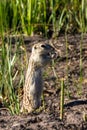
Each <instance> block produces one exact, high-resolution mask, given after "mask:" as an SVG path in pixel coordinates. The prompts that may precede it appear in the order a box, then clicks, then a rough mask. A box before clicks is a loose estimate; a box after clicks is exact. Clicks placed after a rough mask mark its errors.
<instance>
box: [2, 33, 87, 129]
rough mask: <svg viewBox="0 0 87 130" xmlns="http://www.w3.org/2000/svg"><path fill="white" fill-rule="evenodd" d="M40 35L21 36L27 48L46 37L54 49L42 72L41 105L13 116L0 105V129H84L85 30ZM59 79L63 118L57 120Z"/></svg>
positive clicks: (86, 94) (86, 118) (86, 90)
mask: <svg viewBox="0 0 87 130" xmlns="http://www.w3.org/2000/svg"><path fill="white" fill-rule="evenodd" d="M43 39H44V38H38V37H37V36H34V37H31V38H28V37H27V38H24V42H25V46H26V48H27V52H30V50H31V49H30V48H31V46H32V44H35V43H37V42H38V41H44V42H48V41H49V42H50V43H52V44H53V45H54V47H55V49H56V51H57V59H56V60H55V62H54V65H53V66H51V65H49V66H47V68H46V69H45V72H44V93H43V95H44V96H43V97H44V98H43V101H42V106H43V109H42V110H38V111H36V112H33V113H31V114H26V115H23V114H19V115H13V116H12V115H11V114H10V113H9V111H8V110H7V109H6V108H1V109H0V130H87V34H84V35H83V36H81V35H80V34H78V35H67V36H60V37H58V38H56V39H49V40H43ZM13 44H14V41H13ZM81 61H82V63H81ZM80 63H81V64H80ZM61 79H64V87H65V98H64V117H63V120H60V86H61V83H60V81H61Z"/></svg>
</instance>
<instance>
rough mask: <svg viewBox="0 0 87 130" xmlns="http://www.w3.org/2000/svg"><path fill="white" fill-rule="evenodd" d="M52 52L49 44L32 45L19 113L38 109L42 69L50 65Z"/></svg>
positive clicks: (41, 86)
mask: <svg viewBox="0 0 87 130" xmlns="http://www.w3.org/2000/svg"><path fill="white" fill-rule="evenodd" d="M54 52H55V49H54V48H53V47H52V46H51V45H49V44H43V43H38V44H35V45H33V47H32V52H31V56H30V59H29V65H28V69H27V73H26V78H25V85H24V94H23V102H22V108H21V112H24V111H27V112H28V113H30V112H32V111H33V110H35V109H37V108H39V107H40V105H41V94H42V91H43V79H42V69H43V68H44V67H45V66H46V65H47V64H48V63H50V61H51V59H52V54H54Z"/></svg>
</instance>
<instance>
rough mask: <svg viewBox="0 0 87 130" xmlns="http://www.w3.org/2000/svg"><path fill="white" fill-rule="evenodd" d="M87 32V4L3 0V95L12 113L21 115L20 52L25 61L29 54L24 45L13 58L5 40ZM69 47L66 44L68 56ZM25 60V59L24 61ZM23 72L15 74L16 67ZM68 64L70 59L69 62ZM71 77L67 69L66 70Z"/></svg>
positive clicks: (0, 40)
mask: <svg viewBox="0 0 87 130" xmlns="http://www.w3.org/2000/svg"><path fill="white" fill-rule="evenodd" d="M70 32H71V33H73V32H78V33H79V32H82V33H84V32H87V0H66V1H64V0H1V1H0V95H1V96H2V95H3V100H4V103H5V105H7V107H8V106H9V109H10V110H11V112H12V113H13V114H14V113H19V96H20V95H19V91H21V89H20V87H21V86H22V85H23V82H24V76H23V65H22V62H17V61H19V59H21V58H20V55H19V52H20V51H22V53H23V54H24V58H25V57H26V50H25V49H24V48H22V49H20V48H21V44H23V42H22V43H21V42H19V43H17V44H16V45H15V52H14V54H13V55H12V51H13V50H12V44H11V41H10V40H9V38H8V41H7V42H6V43H5V42H4V38H5V36H7V37H9V35H13V34H15V35H17V34H28V35H33V34H34V33H38V34H43V35H44V36H46V37H49V36H53V37H56V36H58V35H59V34H60V33H63V34H65V36H66V34H67V33H70ZM67 46H68V43H67V41H66V55H67V57H68V50H67ZM80 53H81V55H80V81H81V80H82V58H81V57H82V41H81V49H80ZM25 60H26V58H25ZM16 62H17V64H18V65H19V66H20V70H16V71H14V67H15V64H16ZM66 62H68V58H67V61H66ZM67 73H68V68H67ZM18 74H19V77H20V82H19V84H17V86H18V87H17V91H15V90H14V86H13V84H14V82H15V78H16V76H17V75H18Z"/></svg>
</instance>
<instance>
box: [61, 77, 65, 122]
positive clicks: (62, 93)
mask: <svg viewBox="0 0 87 130" xmlns="http://www.w3.org/2000/svg"><path fill="white" fill-rule="evenodd" d="M63 116H64V79H61V99H60V119H61V120H63Z"/></svg>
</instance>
